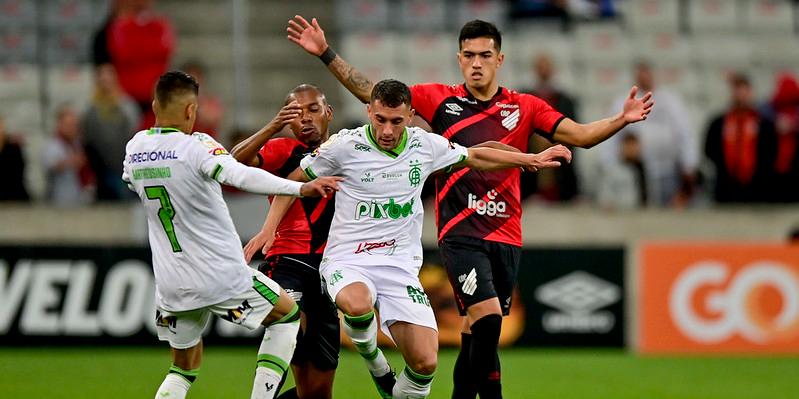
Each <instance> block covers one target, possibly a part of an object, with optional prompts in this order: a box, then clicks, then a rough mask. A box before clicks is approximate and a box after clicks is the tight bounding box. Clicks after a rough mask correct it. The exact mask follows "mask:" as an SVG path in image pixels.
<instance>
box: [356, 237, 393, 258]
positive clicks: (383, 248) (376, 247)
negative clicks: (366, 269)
mask: <svg viewBox="0 0 799 399" xmlns="http://www.w3.org/2000/svg"><path fill="white" fill-rule="evenodd" d="M396 249H397V240H396V239H391V240H388V241H377V242H369V241H366V242H362V243H359V244H358V248H356V249H355V253H356V254H360V253H364V252H365V253H367V254H369V255H393V254H394V250H396Z"/></svg>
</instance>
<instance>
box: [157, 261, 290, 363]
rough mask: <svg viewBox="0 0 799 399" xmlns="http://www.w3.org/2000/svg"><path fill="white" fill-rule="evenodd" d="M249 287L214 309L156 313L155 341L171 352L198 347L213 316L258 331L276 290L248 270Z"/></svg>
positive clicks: (274, 297)
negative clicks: (165, 343)
mask: <svg viewBox="0 0 799 399" xmlns="http://www.w3.org/2000/svg"><path fill="white" fill-rule="evenodd" d="M250 274H252V283H253V284H252V287H251V288H249V289H247V291H244V292H243V293H241V294H239V295H237V296H235V297H233V298H230V299H228V300H226V301H222V302H220V303H217V304H215V305H211V306H207V307H204V308H200V309H195V310H189V311H186V312H169V311H166V310H164V309H157V312H156V320H155V325H156V330H157V331H158V339H159V340H161V341H168V342H169V346H171V347H173V348H175V349H188V348H191V347H193V346H195V345H197V344H198V343H200V339H201V338H202V334H203V331H204V330H205V329H206V327H208V323H209V322H210V321H211V314H215V315H217V316H219V317H221V318H222V319H225V320H227V321H229V322H231V323H235V324H240V325H242V326H244V327H247V328H249V329H250V330H254V329H256V328H258V327H259V326H260V325H261V323H262V322H263V321H264V319H265V318H266V316H267V315H269V313H270V312H271V311H272V308H274V307H275V304H277V301H278V299H279V298H280V286H279V285H278V284H277V283H276V282H274V281H272V279H270V278H269V277H266V276H265V275H264V274H263V273H261V272H259V271H257V270H255V269H250Z"/></svg>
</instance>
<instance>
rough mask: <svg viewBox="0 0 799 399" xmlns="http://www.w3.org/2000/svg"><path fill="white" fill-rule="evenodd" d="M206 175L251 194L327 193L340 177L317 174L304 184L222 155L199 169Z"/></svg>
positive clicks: (313, 195)
mask: <svg viewBox="0 0 799 399" xmlns="http://www.w3.org/2000/svg"><path fill="white" fill-rule="evenodd" d="M203 170H204V171H205V172H206V173H207V174H208V176H209V177H211V178H212V179H214V180H216V181H218V182H220V183H222V184H227V185H229V186H233V187H236V188H238V189H239V190H244V191H248V192H251V193H255V194H268V195H293V196H300V197H317V196H320V195H321V196H327V193H330V192H333V191H337V190H338V182H339V181H341V178H340V177H328V176H321V177H318V178H316V179H314V180H312V181H310V182H307V183H300V182H297V181H293V180H288V179H284V178H282V177H277V176H275V175H273V174H271V173H269V172H266V171H264V170H261V169H258V168H254V167H251V166H246V165H244V164H241V163H239V162H237V161H236V160H235V159H233V157H231V156H229V155H224V156H222V157H221V158H220V159H219V162H217V163H216V165H215V166H211V165H210V164H209V165H208V168H204V169H203Z"/></svg>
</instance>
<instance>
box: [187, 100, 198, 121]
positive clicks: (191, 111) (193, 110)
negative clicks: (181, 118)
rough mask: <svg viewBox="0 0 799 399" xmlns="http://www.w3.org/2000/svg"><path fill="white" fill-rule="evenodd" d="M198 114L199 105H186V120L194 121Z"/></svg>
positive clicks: (193, 103)
mask: <svg viewBox="0 0 799 399" xmlns="http://www.w3.org/2000/svg"><path fill="white" fill-rule="evenodd" d="M196 114H197V103H196V102H190V103H188V104H187V105H186V120H190V119H192V118H193V117H194V116H195V115H196Z"/></svg>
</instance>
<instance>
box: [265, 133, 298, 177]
mask: <svg viewBox="0 0 799 399" xmlns="http://www.w3.org/2000/svg"><path fill="white" fill-rule="evenodd" d="M294 143H296V142H294ZM294 143H293V142H292V140H290V139H286V138H276V139H271V140H269V141H267V142H266V143H264V145H263V146H261V149H260V150H258V160H259V161H260V165H259V166H260V167H261V169H263V170H265V171H267V172H269V173H272V174H277V173H278V171H279V170H280V168H282V167H283V165H285V164H286V161H288V159H289V157H290V156H291V150H293V149H294V147H295V145H296V144H294Z"/></svg>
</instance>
